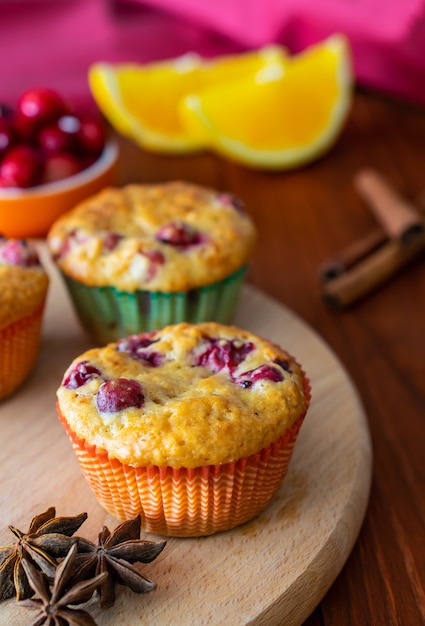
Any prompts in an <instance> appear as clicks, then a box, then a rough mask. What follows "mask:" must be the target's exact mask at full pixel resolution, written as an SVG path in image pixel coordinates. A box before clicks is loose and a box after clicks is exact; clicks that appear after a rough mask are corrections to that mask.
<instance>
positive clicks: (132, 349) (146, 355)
mask: <svg viewBox="0 0 425 626" xmlns="http://www.w3.org/2000/svg"><path fill="white" fill-rule="evenodd" d="M156 341H158V340H157V339H155V338H154V336H153V333H144V334H141V335H130V337H126V338H125V339H119V340H118V342H117V350H118V352H126V353H128V354H129V355H130V356H131V358H132V359H136V360H139V361H143V362H144V363H145V364H146V365H151V366H152V367H158V365H161V363H162V362H163V360H164V355H163V354H160V353H159V352H155V351H152V350H146V348H148V347H149V346H151V345H152V344H153V343H155V342H156Z"/></svg>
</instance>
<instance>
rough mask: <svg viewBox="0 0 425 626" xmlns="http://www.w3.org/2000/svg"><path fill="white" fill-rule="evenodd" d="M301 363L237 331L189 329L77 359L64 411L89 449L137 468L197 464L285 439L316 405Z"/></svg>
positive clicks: (67, 379)
mask: <svg viewBox="0 0 425 626" xmlns="http://www.w3.org/2000/svg"><path fill="white" fill-rule="evenodd" d="M308 394H309V392H308V384H307V381H306V378H305V375H304V373H303V371H302V370H301V368H300V366H299V365H298V364H297V362H296V361H295V359H294V358H293V357H292V356H290V355H289V354H288V353H287V352H286V351H284V350H283V349H281V348H280V347H278V346H277V345H274V344H273V343H271V342H270V341H267V340H265V339H262V338H260V337H257V336H255V335H253V334H252V333H250V332H249V331H246V330H241V329H239V328H236V327H234V326H224V325H222V324H217V323H213V322H208V323H202V324H188V323H181V324H177V325H173V326H167V327H165V328H163V329H162V330H159V331H153V332H151V333H144V334H140V335H132V336H130V337H128V338H125V339H120V340H118V341H117V342H116V343H111V344H108V345H107V346H105V347H103V348H94V349H91V350H88V351H87V352H85V353H84V354H82V355H81V356H79V357H77V358H76V359H74V361H73V363H72V364H71V365H70V366H69V368H68V369H67V371H66V373H65V375H64V378H63V381H62V384H61V386H60V387H59V389H58V391H57V397H58V409H59V412H60V414H61V415H62V416H63V418H65V420H66V422H67V423H68V425H69V427H70V429H71V430H72V431H73V432H74V433H75V434H76V435H77V436H78V437H79V438H81V439H83V440H85V441H86V442H87V443H89V444H92V445H95V446H97V447H98V448H100V449H103V450H106V451H107V452H108V454H109V455H110V456H111V457H114V458H117V459H118V460H119V461H121V462H123V463H125V464H128V465H132V466H146V465H156V466H159V467H166V466H170V467H173V468H179V467H198V466H205V465H211V464H222V463H227V462H232V461H236V460H237V459H239V458H243V457H247V456H249V455H251V454H254V453H256V452H258V451H259V450H261V449H262V448H264V447H266V446H268V445H269V444H271V443H273V442H274V441H277V440H278V439H279V437H280V436H281V435H282V434H283V433H284V432H285V431H286V430H287V428H289V427H290V426H291V425H292V424H293V423H294V422H295V421H296V420H297V419H298V418H299V417H300V416H301V415H303V414H304V413H305V412H306V410H307V407H308V402H309V395H308Z"/></svg>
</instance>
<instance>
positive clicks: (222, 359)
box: [196, 339, 254, 373]
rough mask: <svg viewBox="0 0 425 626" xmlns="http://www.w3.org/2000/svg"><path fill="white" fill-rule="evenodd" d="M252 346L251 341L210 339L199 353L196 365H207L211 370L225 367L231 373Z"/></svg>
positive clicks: (217, 370)
mask: <svg viewBox="0 0 425 626" xmlns="http://www.w3.org/2000/svg"><path fill="white" fill-rule="evenodd" d="M253 348H254V345H253V344H252V343H251V342H248V343H241V342H237V341H232V340H229V339H211V340H210V343H209V346H208V348H207V349H206V350H205V351H204V352H203V353H202V354H201V355H199V357H198V359H197V363H196V365H200V366H202V367H207V368H208V369H210V370H212V371H213V372H219V371H220V370H222V369H224V368H226V369H227V370H228V371H229V373H232V371H233V370H234V369H235V368H236V367H237V366H238V365H239V364H240V363H242V361H243V360H244V359H245V358H246V356H247V355H248V354H249V353H250V352H251V350H253Z"/></svg>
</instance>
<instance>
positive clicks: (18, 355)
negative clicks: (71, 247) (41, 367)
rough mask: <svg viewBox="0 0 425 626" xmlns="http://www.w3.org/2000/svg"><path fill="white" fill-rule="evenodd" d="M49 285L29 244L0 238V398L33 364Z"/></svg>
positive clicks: (16, 384)
mask: <svg viewBox="0 0 425 626" xmlns="http://www.w3.org/2000/svg"><path fill="white" fill-rule="evenodd" d="M48 284H49V279H48V276H47V274H46V272H45V271H44V269H43V267H42V266H41V264H40V259H39V257H38V254H37V251H36V249H35V248H34V247H33V246H32V245H31V244H30V243H28V242H27V241H25V240H21V239H20V240H18V239H7V238H5V237H0V399H2V398H5V397H6V396H8V395H9V394H11V393H12V392H14V391H15V390H16V389H17V388H18V387H19V386H20V385H21V384H22V383H23V382H24V381H25V379H26V378H27V376H28V375H29V373H30V371H31V370H32V368H33V366H34V363H35V361H36V358H37V354H38V348H39V342H40V334H41V325H42V317H43V310H44V304H45V300H46V295H47V290H48Z"/></svg>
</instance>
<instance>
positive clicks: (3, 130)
mask: <svg viewBox="0 0 425 626" xmlns="http://www.w3.org/2000/svg"><path fill="white" fill-rule="evenodd" d="M13 140H14V130H13V126H12V123H11V121H10V120H8V119H7V118H6V117H1V116H0V154H4V153H5V152H6V151H7V150H9V148H10V146H11V145H12V143H13Z"/></svg>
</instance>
